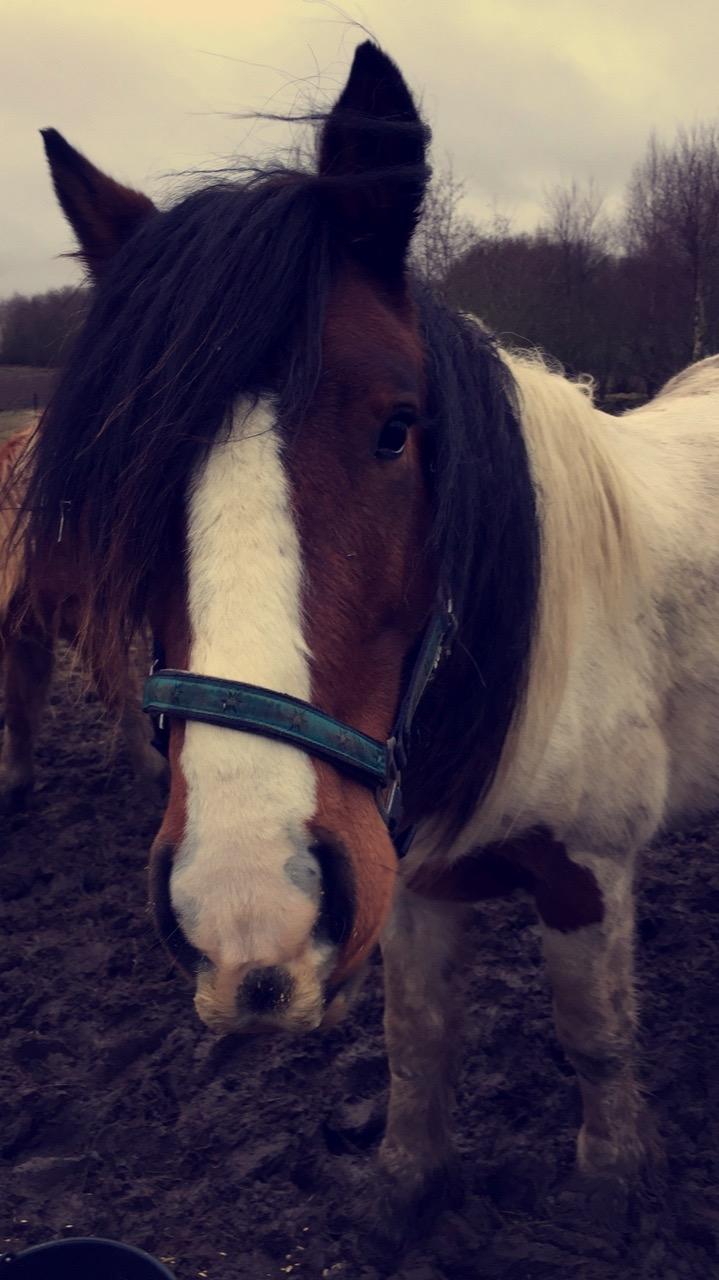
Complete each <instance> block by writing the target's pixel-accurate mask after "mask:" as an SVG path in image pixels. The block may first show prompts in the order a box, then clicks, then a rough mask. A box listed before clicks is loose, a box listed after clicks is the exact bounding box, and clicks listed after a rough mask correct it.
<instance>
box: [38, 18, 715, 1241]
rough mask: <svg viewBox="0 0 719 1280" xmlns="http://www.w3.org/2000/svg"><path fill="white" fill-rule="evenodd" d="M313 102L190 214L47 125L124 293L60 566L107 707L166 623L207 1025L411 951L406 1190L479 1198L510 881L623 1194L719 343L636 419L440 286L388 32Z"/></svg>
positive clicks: (697, 807) (700, 737) (405, 1047)
mask: <svg viewBox="0 0 719 1280" xmlns="http://www.w3.org/2000/svg"><path fill="white" fill-rule="evenodd" d="M314 120H315V124H316V127H317V161H316V166H315V167H314V168H312V169H311V170H307V171H305V170H300V169H296V168H290V167H286V166H285V167H283V166H282V165H281V164H268V165H267V166H265V167H264V168H258V169H257V170H255V171H253V172H248V171H247V170H243V171H241V172H238V173H237V174H236V175H234V176H233V177H230V178H227V177H223V178H222V179H221V180H211V181H209V182H207V183H205V185H202V186H200V187H198V189H197V190H195V191H193V192H191V193H190V194H187V195H185V196H184V197H183V198H182V199H180V200H179V201H178V202H176V203H175V204H173V205H171V206H170V207H168V208H166V209H164V210H162V211H161V210H158V209H157V208H156V207H155V206H154V205H153V204H152V203H151V202H150V201H149V200H148V199H147V197H145V196H143V195H141V194H140V193H138V192H136V191H134V190H132V189H131V188H127V187H123V186H121V185H120V184H118V183H117V182H115V181H114V180H113V179H110V178H109V177H107V176H105V175H104V174H103V173H102V172H101V171H100V170H98V169H96V168H95V167H94V166H93V165H91V164H90V162H89V161H88V160H87V159H85V158H84V157H83V156H82V155H81V154H80V153H79V152H77V151H76V150H75V149H74V148H73V147H71V146H70V144H69V143H68V142H66V141H65V139H63V138H62V137H61V136H60V135H59V134H58V133H56V132H55V131H54V130H50V131H47V132H45V134H44V140H45V147H46V152H47V156H48V159H49V164H50V169H51V174H52V178H53V182H54V185H55V189H56V192H57V195H58V197H59V201H60V204H61V206H62V209H63V210H64V212H65V214H66V216H67V218H68V219H69V222H70V224H71V226H72V228H73V230H74V232H75V235H76V237H77V240H78V243H79V247H80V253H81V254H82V256H83V257H84V260H85V262H86V264H87V266H88V268H89V270H90V272H91V274H92V276H93V278H94V281H95V294H94V301H93V304H92V307H91V310H90V313H89V315H88V318H87V320H86V322H85V325H84V328H83V330H82V331H81V333H80V335H79V337H78V339H77V341H76V345H75V348H74V352H73V354H72V355H71V357H70V359H69V361H68V364H67V366H66V368H65V371H64V374H63V376H62V379H61V381H60V383H59V385H58V388H57V390H56V393H55V397H54V399H53V401H52V403H51V405H50V407H49V410H48V412H47V414H46V416H45V419H44V421H43V425H42V430H41V432H40V434H39V438H38V441H37V446H36V459H35V464H34V467H33V471H32V474H31V476H30V479H29V484H28V503H27V506H28V510H27V517H26V519H27V529H26V542H25V548H26V552H25V554H26V566H27V576H28V580H29V581H30V582H37V581H38V580H39V577H40V575H41V571H42V570H43V569H46V568H47V565H48V564H49V563H55V562H56V559H57V557H58V556H59V555H60V554H62V555H64V556H66V557H68V558H69V559H70V560H71V561H72V563H73V565H74V566H75V568H76V571H77V574H78V576H79V579H80V580H81V581H82V582H83V584H84V591H83V598H82V602H81V609H82V619H81V621H82V625H81V628H80V630H81V634H82V637H83V643H84V647H85V651H86V652H87V654H88V655H89V659H90V661H91V662H92V664H93V666H94V668H95V669H96V670H97V671H98V672H99V674H100V677H101V678H103V679H104V680H105V683H106V685H107V686H108V688H109V691H110V692H112V689H113V688H114V687H116V685H117V682H118V680H119V678H120V677H119V675H118V673H119V672H120V671H121V669H122V655H123V652H124V651H125V650H126V648H127V644H128V640H129V637H130V636H131V635H132V633H133V630H134V628H136V627H137V626H138V625H140V623H141V622H142V620H143V619H149V621H150V623H151V626H152V629H153V633H154V637H155V646H156V657H157V663H158V668H159V669H158V670H157V672H156V674H155V675H154V676H153V677H152V678H151V680H150V682H149V684H148V693H147V694H146V705H147V707H148V709H150V710H151V711H153V713H154V714H156V715H158V716H161V717H162V718H163V724H164V730H165V732H166V734H167V739H168V755H169V763H170V792H169V797H168V801H167V805H166V809H165V812H164V816H163V819H162V823H161V826H160V829H159V832H158V834H157V836H156V838H155V840H154V842H153V846H152V850H151V864H150V888H149V894H150V900H151V904H152V908H153V911H154V914H155V918H156V921H157V925H158V928H159V930H160V933H161V935H162V937H163V938H164V939H165V940H166V943H167V947H168V949H169V950H170V952H171V953H172V955H173V956H174V958H175V959H176V960H177V962H178V964H179V966H180V968H181V969H182V970H184V971H185V973H186V974H187V975H188V977H189V979H190V981H191V982H192V983H193V985H194V988H195V997H194V999H195V1006H196V1009H197V1012H198V1014H199V1016H200V1018H201V1019H202V1020H203V1021H204V1022H205V1024H206V1025H207V1026H208V1027H209V1028H211V1029H213V1030H214V1031H216V1032H217V1033H220V1034H223V1033H227V1032H247V1033H259V1032H262V1031H268V1030H272V1029H274V1030H283V1031H285V1032H293V1033H299V1032H304V1031H310V1030H313V1029H316V1028H319V1027H323V1026H327V1025H331V1024H332V1022H333V1020H334V1019H335V1018H337V1017H339V1016H340V1015H341V1013H342V1012H343V1011H344V1009H345V1008H346V1007H347V1005H348V1004H349V1002H350V1000H351V998H352V995H353V992H354V991H355V990H356V988H357V985H358V984H359V982H360V981H361V977H362V974H363V972H364V970H365V968H366V966H367V963H368V958H369V957H370V955H371V954H372V953H373V951H374V949H375V946H376V944H377V943H378V942H379V944H380V947H381V952H382V957H383V963H384V977H385V988H386V1007H385V1031H386V1044H387V1051H388V1056H389V1063H390V1078H391V1088H390V1098H389V1105H388V1116H387V1125H386V1131H385V1135H384V1139H383V1141H382V1144H381V1148H380V1154H379V1164H380V1169H381V1173H378V1175H377V1177H378V1181H377V1185H378V1186H382V1188H383V1190H382V1200H383V1203H384V1204H385V1206H389V1207H390V1208H391V1212H392V1214H394V1215H396V1216H397V1217H400V1216H401V1215H403V1214H405V1215H408V1214H409V1213H410V1211H411V1209H412V1206H416V1205H418V1204H426V1203H427V1202H428V1197H429V1198H431V1196H433V1195H435V1193H436V1194H437V1195H439V1189H440V1188H442V1187H449V1186H451V1185H452V1169H453V1167H454V1154H453V1151H454V1148H453V1142H452V1136H451V1107H452V1095H453V1081H454V1078H455V1074H456V1063H457V1059H458V1043H459V1023H460V1021H461V1017H460V1015H461V1009H460V1008H459V1007H458V1002H457V1000H456V999H455V998H453V992H454V991H455V988H456V983H454V982H453V975H454V974H455V972H456V970H457V968H458V966H459V965H460V963H466V957H463V950H462V938H463V934H464V929H463V924H464V921H465V919H466V916H467V913H468V912H469V911H471V905H472V903H474V902H478V901H480V900H482V899H483V898H487V897H490V896H493V895H498V894H503V893H507V892H510V891H512V890H515V889H523V890H525V891H528V892H530V893H531V894H533V896H534V899H535V902H536V908H537V914H538V924H539V929H540V931H541V937H542V943H543V950H544V956H545V959H546V965H547V970H548V974H549V979H550V983H551V987H552V993H553V1008H554V1020H555V1025H556V1032H557V1036H558V1038H559V1041H560V1043H561V1045H562V1046H563V1049H564V1052H565V1053H566V1055H567V1057H568V1059H569V1061H570V1063H571V1064H572V1065H573V1067H574V1069H575V1071H576V1073H577V1077H578V1082H579V1088H580V1091H581V1096H582V1104H583V1119H582V1123H581V1128H580V1130H579V1134H578V1138H577V1159H578V1164H579V1167H580V1169H581V1170H582V1171H584V1173H586V1174H588V1175H591V1176H597V1177H603V1178H607V1179H616V1178H619V1179H628V1178H630V1176H632V1175H633V1174H634V1173H635V1172H636V1171H637V1170H638V1169H639V1168H640V1167H641V1166H642V1165H644V1164H645V1163H646V1162H647V1161H649V1162H651V1161H652V1160H653V1159H655V1158H657V1157H658V1155H659V1146H660V1144H659V1141H658V1139H657V1137H656V1134H655V1131H654V1126H653V1124H652V1122H651V1120H650V1117H649V1114H648V1109H647V1107H646V1104H645V1102H644V1099H643V1095H642V1089H641V1084H640V1081H639V1079H638V1073H637V1067H636V1062H635V1057H636V1051H635V1032H636V1024H637V1001H636V995H635V990H634V981H633V883H634V876H635V867H636V860H637V855H638V853H639V851H640V850H641V849H642V848H643V847H644V846H646V845H647V844H648V843H649V842H650V841H651V840H652V838H653V837H654V835H655V834H656V833H657V832H658V831H659V830H660V829H661V828H662V827H665V826H667V825H671V824H678V823H680V822H682V821H684V820H685V819H693V818H695V817H696V816H697V815H699V814H702V813H705V812H706V811H707V810H709V809H711V808H712V807H713V806H715V805H716V802H717V797H718V796H719V714H717V712H718V710H719V673H718V671H717V636H718V635H719V602H718V601H717V594H716V590H715V586H716V583H717V581H718V580H719V576H718V575H719V546H718V542H717V532H718V529H717V503H716V494H717V483H718V482H717V476H718V475H719V431H718V428H719V359H718V358H717V357H714V358H710V359H708V360H705V361H704V362H702V363H700V364H698V365H695V366H692V367H691V368H690V369H688V370H686V371H685V372H684V373H682V374H680V375H679V376H678V378H676V379H674V380H673V382H671V383H669V384H668V385H667V386H666V387H665V388H664V390H663V391H662V392H661V393H660V394H659V395H658V396H657V397H656V399H655V400H654V401H653V402H652V403H650V404H649V405H647V406H645V407H641V408H639V409H636V410H633V411H632V412H631V413H629V414H627V415H625V416H624V417H622V418H612V417H610V416H608V415H606V414H604V413H602V412H600V411H599V410H598V409H597V408H596V407H595V406H594V403H593V400H592V395H591V390H590V389H589V388H588V387H587V386H586V385H584V384H583V383H577V382H573V381H571V380H569V379H568V378H567V377H565V376H564V375H563V373H562V372H561V371H559V370H557V369H556V367H554V366H552V365H551V364H550V362H549V361H547V360H545V359H543V358H541V357H540V356H539V355H537V354H532V353H529V354H527V353H525V354H522V353H517V352H513V351H510V350H509V349H504V348H503V347H502V346H501V345H500V344H499V343H498V342H497V341H495V340H494V339H493V338H492V336H491V335H490V334H488V333H487V331H486V330H485V328H484V327H483V326H482V325H481V324H480V323H479V322H477V321H476V320H475V319H474V318H472V317H471V316H468V315H464V314H460V313H458V312H457V311H455V310H453V309H452V308H451V307H450V306H448V305H447V304H446V303H445V302H443V301H441V300H440V299H439V298H437V297H436V296H435V295H434V294H433V293H432V291H431V289H429V288H427V287H425V286H423V285H422V284H421V283H420V282H418V281H416V280H415V279H413V277H412V273H411V270H410V267H409V266H408V253H409V249H410V243H411V238H412V234H413V231H414V229H415V226H416V224H417V221H418V218H419V216H420V211H421V208H422V201H423V197H424V194H425V191H426V187H427V182H428V178H429V168H428V161H427V156H428V146H429V131H428V129H427V127H426V126H425V124H424V123H423V121H422V119H421V117H420V115H419V113H418V110H417V107H416V105H415V101H414V99H413V97H412V94H411V92H410V90H409V88H408V87H407V85H406V83H405V81H404V79H403V77H402V75H401V72H400V71H399V69H398V68H397V66H396V65H395V63H394V62H393V61H392V60H391V59H390V58H389V57H388V56H387V55H386V54H385V53H384V52H383V51H382V50H381V49H380V48H379V47H378V46H377V45H375V44H374V43H372V42H369V41H368V42H366V43H364V44H362V45H360V46H359V47H358V48H357V50H356V52H355V55H354V61H353V63H352V67H351V70H350V72H349V76H348V79H347V82H346V84H345V87H344V88H343V90H342V92H341V94H340V95H339V97H338V99H337V101H336V102H335V103H334V105H333V107H332V108H331V109H330V110H329V111H328V112H326V113H324V114H323V115H322V117H321V118H319V117H315V118H314ZM70 444H71V447H70ZM61 512H64V513H65V520H64V531H63V537H62V540H61V542H60V544H59V545H58V520H59V518H60V513H61ZM378 801H379V803H378ZM400 855H402V856H401V857H400ZM382 1179H384V1182H382V1181H381V1180H382Z"/></svg>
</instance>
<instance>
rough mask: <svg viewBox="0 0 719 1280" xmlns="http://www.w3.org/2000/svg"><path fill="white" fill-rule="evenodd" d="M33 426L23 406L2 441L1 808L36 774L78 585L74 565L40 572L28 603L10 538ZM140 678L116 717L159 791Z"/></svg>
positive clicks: (161, 769)
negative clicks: (21, 421) (40, 730)
mask: <svg viewBox="0 0 719 1280" xmlns="http://www.w3.org/2000/svg"><path fill="white" fill-rule="evenodd" d="M37 427H38V415H37V414H35V413H28V415H27V422H26V423H25V425H24V426H22V427H21V428H20V429H19V430H17V431H16V432H15V433H14V434H13V435H12V436H11V437H10V438H9V439H8V440H6V441H5V443H4V444H3V445H2V446H0V660H2V661H3V665H4V684H5V715H4V719H5V727H4V732H3V740H2V751H0V812H14V811H16V810H18V809H23V808H25V807H26V806H27V803H28V800H29V797H30V794H31V792H32V790H33V786H34V781H35V778H34V760H33V742H34V737H35V734H36V731H37V727H38V724H39V721H40V717H41V715H42V711H43V707H44V703H45V699H46V697H47V692H48V688H49V684H50V680H51V676H52V667H53V650H54V646H55V641H56V640H57V639H63V640H65V642H66V643H68V644H70V645H73V644H75V643H76V641H77V628H78V614H77V597H78V590H79V588H78V584H77V582H76V581H75V580H74V575H73V573H72V566H70V565H68V564H67V563H65V564H64V565H63V566H61V567H60V566H59V567H60V572H59V573H55V572H52V573H51V574H46V575H44V576H43V579H42V582H41V583H39V584H38V587H37V595H36V597H35V598H36V600H41V604H40V607H39V608H35V609H31V608H29V597H30V592H29V590H28V585H27V583H26V582H25V581H24V578H23V556H22V553H21V547H20V544H19V543H18V541H17V539H15V538H14V537H13V530H14V526H15V523H16V517H15V512H16V511H17V510H18V509H20V510H22V507H23V498H24V492H25V488H26V485H27V474H28V469H29V468H30V467H31V466H32V460H33V446H34V442H35V440H36V435H37ZM58 527H59V526H58ZM138 658H139V654H138ZM138 677H139V672H138V671H137V670H135V671H133V672H132V673H131V674H130V676H129V683H128V685H127V687H126V689H124V690H123V693H122V696H121V697H120V698H119V699H118V704H117V712H118V720H119V724H120V728H121V731H122V734H123V736H124V740H125V745H126V748H127V752H128V756H129V758H130V762H131V765H132V767H133V770H134V772H135V774H136V776H137V778H138V779H140V780H141V781H142V782H143V783H145V784H147V785H148V789H150V790H155V789H157V790H158V791H160V790H161V788H162V782H163V779H164V777H165V772H166V766H165V764H164V761H163V760H162V757H161V755H160V754H159V753H158V752H157V751H156V750H155V749H154V748H153V746H152V743H151V737H150V734H149V732H148V726H147V724H146V722H145V720H144V717H143V715H142V712H141V709H140V698H139V687H138V686H139V680H138Z"/></svg>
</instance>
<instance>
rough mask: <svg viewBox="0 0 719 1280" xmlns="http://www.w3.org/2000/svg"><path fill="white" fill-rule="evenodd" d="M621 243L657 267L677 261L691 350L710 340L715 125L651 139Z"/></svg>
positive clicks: (717, 193) (694, 353) (717, 207)
mask: <svg viewBox="0 0 719 1280" xmlns="http://www.w3.org/2000/svg"><path fill="white" fill-rule="evenodd" d="M625 243H626V246H627V248H628V249H629V251H630V252H633V253H634V254H636V255H643V256H644V257H645V258H647V259H651V260H652V261H653V262H654V263H655V265H656V268H657V271H662V270H663V271H664V272H665V273H666V271H667V269H670V268H671V266H672V260H673V262H674V263H675V264H676V265H678V266H679V268H680V271H681V273H682V275H683V277H684V281H685V284H686V286H687V288H688V292H689V296H690V299H691V302H690V306H691V320H690V325H691V337H690V343H689V346H690V352H691V359H692V360H701V359H702V357H703V356H705V355H706V354H707V346H708V342H707V339H708V316H707V309H708V298H709V293H710V291H711V289H712V288H715V287H716V279H717V275H718V274H719V126H717V124H700V125H695V126H694V127H693V128H691V129H683V128H681V129H679V130H678V131H677V135H676V139H675V141H674V143H673V144H671V145H667V144H665V143H661V142H658V141H657V139H656V137H652V138H651V139H650V141H649V146H648V148H647V153H646V155H645V157H644V159H643V160H641V161H640V163H639V164H638V165H637V166H636V167H635V169H634V172H633V174H632V178H631V181H630V184H629V190H628V194H627V207H626V220H625Z"/></svg>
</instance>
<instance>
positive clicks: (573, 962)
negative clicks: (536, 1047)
mask: <svg viewBox="0 0 719 1280" xmlns="http://www.w3.org/2000/svg"><path fill="white" fill-rule="evenodd" d="M571 861H572V863H573V864H574V866H575V867H580V868H583V869H584V872H588V873H589V874H590V875H591V877H593V880H594V882H595V884H596V886H597V889H598V892H599V894H600V895H601V907H600V909H599V912H598V914H599V915H600V916H601V919H599V920H598V921H597V922H595V923H592V924H585V925H582V926H580V927H578V928H571V927H568V922H567V921H565V922H564V925H565V927H563V928H561V929H560V928H556V927H550V925H549V924H547V923H546V921H545V920H543V922H542V935H543V944H544V954H545V958H546V961H547V966H548V969H549V976H550V980H551V984H552V989H553V996H554V1021H555V1026H556V1030H557V1035H558V1038H559V1040H560V1042H561V1044H562V1047H563V1049H564V1051H565V1053H566V1054H567V1057H568V1058H569V1061H570V1062H571V1063H572V1065H573V1067H574V1069H575V1071H576V1072H577V1075H578V1077H579V1086H580V1089H581V1094H582V1104H583V1123H582V1127H581V1129H580V1132H579V1136H578V1139H577V1161H578V1164H579V1168H580V1169H581V1170H582V1171H583V1172H585V1173H587V1174H590V1175H597V1176H605V1175H623V1174H627V1173H630V1172H632V1171H633V1170H634V1169H636V1168H637V1166H638V1165H639V1164H640V1163H641V1162H642V1161H643V1160H644V1158H645V1157H646V1156H647V1155H649V1154H651V1153H652V1148H653V1145H654V1142H653V1138H652V1135H651V1132H650V1127H649V1125H648V1123H647V1117H646V1113H645V1110H644V1105H643V1101H642V1096H641V1092H640V1089H639V1086H638V1084H637V1081H636V1079H635V1075H634V1038H635V1030H636V1020H637V1015H636V998H635V993H634V974H633V940H634V901H633V859H632V858H631V857H628V858H627V859H626V860H625V861H619V860H618V859H615V858H610V857H597V856H595V855H592V854H573V855H572V858H571ZM539 906H540V915H542V904H541V901H540V903H539ZM547 914H549V915H550V918H551V912H548V913H547Z"/></svg>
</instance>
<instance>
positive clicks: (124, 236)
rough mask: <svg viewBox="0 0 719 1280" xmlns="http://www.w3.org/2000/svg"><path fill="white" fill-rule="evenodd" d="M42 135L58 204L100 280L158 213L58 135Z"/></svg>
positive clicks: (51, 131)
mask: <svg viewBox="0 0 719 1280" xmlns="http://www.w3.org/2000/svg"><path fill="white" fill-rule="evenodd" d="M40 132H41V134H42V140H43V143H44V145H45V154H46V156H47V159H48V164H49V165H50V173H51V175H52V181H53V186H54V187H55V191H56V194H57V198H58V200H59V201H60V204H61V206H62V210H63V213H64V214H65V217H66V218H67V220H68V222H69V223H70V226H71V227H72V229H73V231H74V232H75V236H76V237H77V241H78V244H79V246H80V256H81V257H82V258H83V259H84V260H85V262H86V263H87V266H88V267H89V268H90V271H91V272H92V274H93V276H95V277H96V278H97V277H98V276H101V275H102V274H103V271H104V270H105V267H106V266H107V264H108V263H109V261H110V259H111V258H112V257H113V256H114V254H115V253H116V252H117V250H118V249H119V248H120V247H121V246H122V245H123V244H125V242H126V241H127V240H129V239H130V236H131V235H133V233H134V232H135V231H136V230H137V228H138V227H139V226H140V224H141V223H143V222H144V221H145V219H146V218H149V217H150V216H151V215H152V214H155V213H157V209H156V208H155V206H154V204H153V203H152V201H151V200H150V199H149V198H148V196H144V195H142V193H141V192H140V191H133V190H132V189H131V188H130V187H123V186H122V185H121V184H120V183H119V182H115V180H114V179H113V178H108V177H107V175H106V174H104V173H101V172H100V170H99V169H96V168H95V166H94V164H90V161H89V160H86V159H85V156H83V155H81V154H80V152H79V151H76V150H75V148H74V147H71V146H70V143H69V142H66V141H65V139H64V138H63V136H62V134H61V133H58V131H57V129H41V130H40Z"/></svg>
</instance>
